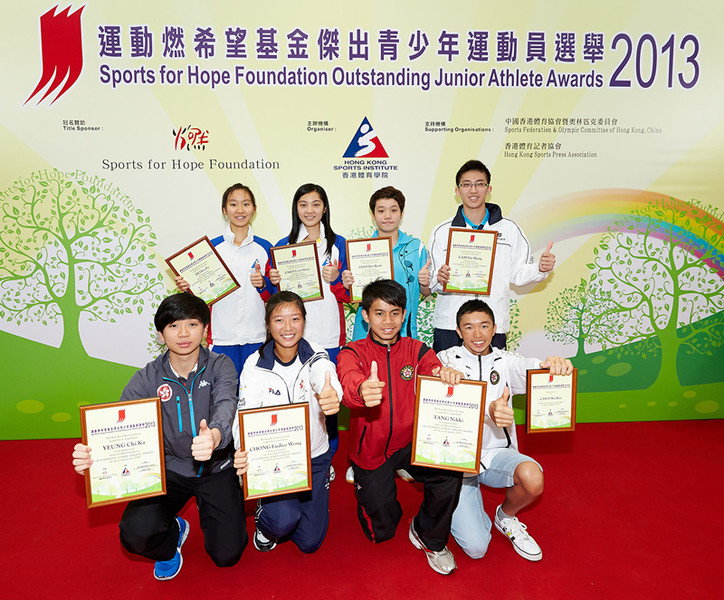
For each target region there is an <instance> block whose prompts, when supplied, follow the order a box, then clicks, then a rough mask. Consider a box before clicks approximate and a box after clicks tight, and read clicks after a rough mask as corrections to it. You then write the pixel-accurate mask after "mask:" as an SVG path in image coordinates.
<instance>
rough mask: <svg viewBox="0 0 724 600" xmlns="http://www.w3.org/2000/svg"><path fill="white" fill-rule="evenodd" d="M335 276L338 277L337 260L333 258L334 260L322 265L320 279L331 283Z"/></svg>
mask: <svg viewBox="0 0 724 600" xmlns="http://www.w3.org/2000/svg"><path fill="white" fill-rule="evenodd" d="M337 277H339V261H338V260H337V259H335V260H334V262H331V263H330V264H328V265H324V266H323V267H322V279H324V281H326V282H327V283H332V282H333V281H334V280H335V279H337Z"/></svg>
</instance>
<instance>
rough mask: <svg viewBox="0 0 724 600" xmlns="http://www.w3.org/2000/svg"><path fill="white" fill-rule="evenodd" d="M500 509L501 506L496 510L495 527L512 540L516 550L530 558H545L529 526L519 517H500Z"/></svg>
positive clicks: (524, 556)
mask: <svg viewBox="0 0 724 600" xmlns="http://www.w3.org/2000/svg"><path fill="white" fill-rule="evenodd" d="M501 506H502V505H501ZM499 510H500V506H499V507H498V508H497V509H496V511H495V528H496V529H497V530H498V531H499V532H500V533H502V534H503V535H504V536H506V537H507V538H508V539H509V540H510V541H511V543H512V544H513V548H514V549H515V551H516V552H517V553H518V554H520V555H521V556H522V557H523V558H526V559H528V560H532V561H538V560H540V559H541V558H543V551H542V550H541V549H540V546H539V545H538V544H537V543H536V541H535V540H534V539H533V538H532V537H531V536H530V534H529V533H528V531H527V529H528V528H527V527H526V526H525V525H524V524H523V523H521V522H520V521H519V520H518V517H508V518H507V519H499V518H498V511H499Z"/></svg>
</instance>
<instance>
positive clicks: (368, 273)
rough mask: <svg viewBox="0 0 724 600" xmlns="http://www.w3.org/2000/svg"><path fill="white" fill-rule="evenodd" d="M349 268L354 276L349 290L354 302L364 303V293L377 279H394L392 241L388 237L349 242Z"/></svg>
mask: <svg viewBox="0 0 724 600" xmlns="http://www.w3.org/2000/svg"><path fill="white" fill-rule="evenodd" d="M347 268H348V269H349V270H350V271H352V274H353V275H354V283H353V284H352V285H351V286H350V288H349V295H350V299H351V301H352V302H362V291H363V290H364V288H365V286H366V285H367V284H368V283H371V282H373V281H375V280H377V279H394V267H393V264H392V240H391V239H390V238H388V237H372V238H361V239H358V240H347Z"/></svg>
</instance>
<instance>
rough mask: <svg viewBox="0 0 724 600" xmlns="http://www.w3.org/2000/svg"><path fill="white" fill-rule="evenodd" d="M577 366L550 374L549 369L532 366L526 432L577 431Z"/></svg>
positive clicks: (529, 371) (528, 389) (529, 375)
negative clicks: (533, 367) (556, 373)
mask: <svg viewBox="0 0 724 600" xmlns="http://www.w3.org/2000/svg"><path fill="white" fill-rule="evenodd" d="M577 377H578V369H575V368H574V369H573V372H572V373H571V374H570V375H551V374H550V371H549V369H529V370H528V378H527V379H528V380H527V384H526V385H527V392H528V407H527V411H526V426H525V427H526V432H527V433H543V432H552V431H575V429H576V385H577Z"/></svg>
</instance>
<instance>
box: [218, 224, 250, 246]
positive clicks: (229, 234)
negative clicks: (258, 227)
mask: <svg viewBox="0 0 724 600" xmlns="http://www.w3.org/2000/svg"><path fill="white" fill-rule="evenodd" d="M234 238H235V236H234V232H233V231H231V225H229V224H228V223H227V224H226V230H225V231H224V241H225V242H229V243H230V244H233V243H234ZM253 241H254V231H253V230H252V228H251V225H249V230H248V231H247V232H246V237H245V238H244V241H243V242H241V244H240V245H239V246H237V248H242V247H243V246H247V245H248V244H251V243H252V242H253Z"/></svg>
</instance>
